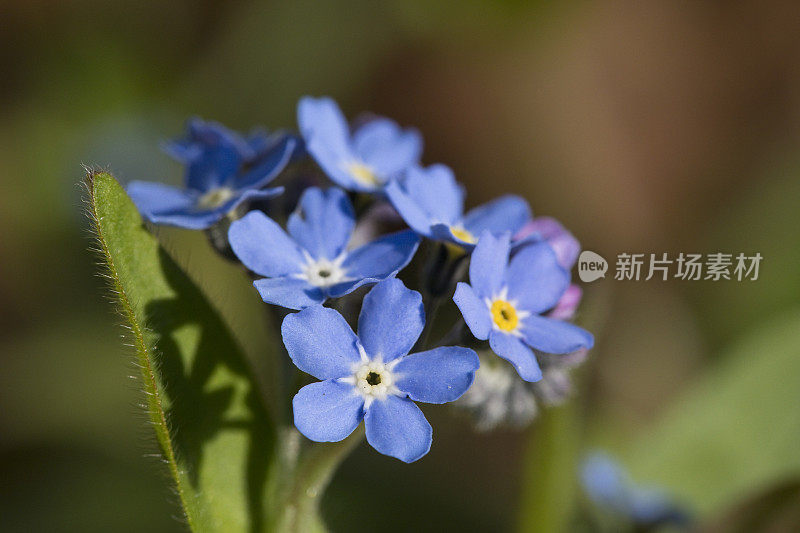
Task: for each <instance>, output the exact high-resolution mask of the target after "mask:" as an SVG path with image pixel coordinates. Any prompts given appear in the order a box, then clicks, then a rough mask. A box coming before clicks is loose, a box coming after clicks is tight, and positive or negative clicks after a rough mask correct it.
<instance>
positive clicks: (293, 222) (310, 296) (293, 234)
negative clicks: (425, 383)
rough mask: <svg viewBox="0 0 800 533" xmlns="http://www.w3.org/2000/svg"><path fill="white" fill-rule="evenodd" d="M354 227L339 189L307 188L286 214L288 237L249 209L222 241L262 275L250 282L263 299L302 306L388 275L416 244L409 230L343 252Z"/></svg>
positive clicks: (350, 210)
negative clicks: (287, 214) (226, 241)
mask: <svg viewBox="0 0 800 533" xmlns="http://www.w3.org/2000/svg"><path fill="white" fill-rule="evenodd" d="M354 225H355V214H354V213H353V206H352V204H351V203H350V200H349V199H348V198H347V195H346V194H345V192H344V191H342V190H341V189H337V188H331V189H328V190H325V191H323V190H322V189H319V188H317V187H311V188H308V189H306V190H305V192H303V195H302V196H301V197H300V203H299V205H298V208H297V210H296V211H295V212H294V213H292V215H291V216H290V217H289V221H288V224H287V228H288V230H289V234H288V235H287V234H286V232H284V231H283V229H281V227H280V226H279V225H278V224H277V223H275V222H274V221H273V220H271V219H269V218H268V217H267V216H266V215H264V214H263V213H261V212H260V211H251V212H250V213H248V214H247V215H245V216H244V217H242V218H241V219H239V220H236V221H234V222H233V223H232V224H231V227H230V230H229V231H228V240H229V241H230V244H231V248H232V249H233V252H234V253H235V254H236V255H237V256H238V257H239V259H240V260H241V262H242V263H243V264H244V265H245V266H246V267H247V268H249V269H250V270H252V271H253V272H255V273H256V274H259V275H261V276H265V279H259V280H256V281H255V283H254V285H255V287H256V289H258V292H259V293H260V294H261V298H263V299H264V301H265V302H267V303H271V304H275V305H280V306H282V307H288V308H290V309H302V308H304V307H308V306H310V305H314V304H321V303H322V302H324V301H325V300H326V299H327V298H331V297H333V298H338V297H340V296H344V295H345V294H348V293H350V292H352V291H354V290H355V289H357V288H358V287H360V286H362V285H365V284H368V283H376V282H378V281H381V280H384V279H386V278H388V277H391V276H394V275H395V274H396V273H397V272H398V271H400V269H402V268H403V267H405V266H406V265H407V264H408V262H409V261H411V258H412V257H413V256H414V253H415V252H416V251H417V246H419V237H417V235H415V234H414V232H413V231H401V232H398V233H393V234H390V235H387V236H384V237H381V238H379V239H377V240H375V241H372V242H370V243H367V244H365V245H363V246H361V247H359V248H356V249H355V250H349V251H348V250H347V249H346V246H347V243H348V241H349V240H350V237H351V235H352V233H353V227H354Z"/></svg>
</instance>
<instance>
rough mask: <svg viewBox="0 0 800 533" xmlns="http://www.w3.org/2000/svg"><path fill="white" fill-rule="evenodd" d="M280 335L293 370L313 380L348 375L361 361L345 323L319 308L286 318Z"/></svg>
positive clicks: (355, 343) (351, 331) (332, 312)
mask: <svg viewBox="0 0 800 533" xmlns="http://www.w3.org/2000/svg"><path fill="white" fill-rule="evenodd" d="M281 335H282V336H283V344H284V346H286V351H287V352H289V357H291V358H292V361H293V362H294V364H295V365H296V366H297V368H299V369H300V370H302V371H303V372H305V373H307V374H311V375H312V376H314V377H315V378H317V379H335V378H341V377H345V376H349V375H351V374H352V373H353V365H354V364H356V363H358V362H360V361H361V355H360V354H359V351H358V339H357V338H356V335H355V333H353V330H352V329H350V326H349V325H348V324H347V321H346V320H345V319H344V318H343V317H342V315H340V314H339V313H337V312H336V311H334V310H333V309H328V308H327V307H322V306H321V305H315V306H313V307H307V308H306V309H303V310H302V311H300V312H299V313H294V314H290V315H287V316H286V318H284V319H283V324H282V325H281Z"/></svg>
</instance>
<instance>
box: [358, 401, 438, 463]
mask: <svg viewBox="0 0 800 533" xmlns="http://www.w3.org/2000/svg"><path fill="white" fill-rule="evenodd" d="M364 424H365V425H366V427H367V442H369V443H370V445H371V446H372V447H373V448H375V449H376V450H378V451H379V452H381V453H382V454H384V455H389V456H391V457H395V458H397V459H400V460H401V461H403V462H406V463H413V462H414V461H416V460H417V459H419V458H420V457H422V456H423V455H425V454H426V453H428V451H429V450H430V449H431V443H432V442H433V428H431V425H430V424H429V423H428V421H427V420H426V419H425V415H423V414H422V411H420V409H419V407H417V406H416V404H414V402H412V401H411V400H408V399H406V398H400V397H398V396H388V397H387V398H386V399H385V400H376V401H374V402H373V403H372V405H370V406H369V408H368V409H367V413H366V415H365V416H364Z"/></svg>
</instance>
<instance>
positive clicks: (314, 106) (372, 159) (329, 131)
mask: <svg viewBox="0 0 800 533" xmlns="http://www.w3.org/2000/svg"><path fill="white" fill-rule="evenodd" d="M297 122H298V125H299V127H300V133H301V134H302V136H303V138H304V139H305V141H306V147H307V150H308V152H309V153H310V154H311V155H312V157H313V158H314V159H315V160H316V161H317V163H318V164H319V166H320V167H322V170H324V171H325V173H326V174H327V175H328V177H329V178H330V179H332V180H333V181H334V182H336V183H337V184H338V185H340V186H342V187H344V188H345V189H348V190H351V191H359V192H374V191H378V190H380V189H381V188H382V187H383V186H384V185H385V184H386V183H387V182H389V181H390V180H392V179H394V178H396V177H397V176H399V175H400V174H402V173H403V172H404V171H405V170H406V169H407V168H409V167H410V166H412V165H415V164H417V163H418V162H419V158H420V155H421V154H422V137H421V136H420V134H419V132H417V131H416V130H414V129H402V128H400V126H398V125H397V123H396V122H394V121H393V120H390V119H388V118H382V117H381V118H375V119H373V120H370V121H369V122H367V123H365V124H364V125H362V126H360V127H358V128H356V129H355V130H354V131H353V133H352V134H351V133H350V128H349V126H348V124H347V121H346V120H345V118H344V115H343V114H342V111H341V110H340V109H339V106H337V105H336V102H334V101H333V100H332V99H330V98H311V97H308V96H306V97H304V98H302V99H301V100H300V103H299V104H298V106H297Z"/></svg>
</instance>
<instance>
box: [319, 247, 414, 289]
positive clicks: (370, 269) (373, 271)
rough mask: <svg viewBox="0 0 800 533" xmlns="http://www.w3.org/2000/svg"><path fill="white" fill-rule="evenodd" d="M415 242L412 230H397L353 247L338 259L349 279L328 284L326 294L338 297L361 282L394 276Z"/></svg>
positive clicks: (368, 282) (408, 260)
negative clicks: (342, 260) (331, 284)
mask: <svg viewBox="0 0 800 533" xmlns="http://www.w3.org/2000/svg"><path fill="white" fill-rule="evenodd" d="M418 246H419V237H417V235H416V234H415V233H414V232H413V231H401V232H398V233H393V234H391V235H386V236H385V237H381V238H380V239H377V240H375V241H373V242H371V243H368V244H365V245H364V246H361V247H359V248H356V249H355V250H353V251H352V252H351V253H350V254H349V255H348V256H347V258H346V259H345V260H344V263H342V267H343V268H344V269H345V271H346V272H347V275H348V276H350V277H352V278H353V279H351V280H350V281H345V282H342V283H337V284H336V285H333V286H331V287H328V289H327V292H328V295H329V296H331V297H333V298H339V297H341V296H344V295H345V294H350V293H351V292H353V291H354V290H356V289H358V288H359V287H362V286H364V285H370V284H372V283H377V282H379V281H383V280H385V279H387V278H391V277H394V276H395V275H396V274H397V273H398V272H399V271H400V270H402V269H403V268H404V267H405V266H406V265H407V264H408V263H409V262H410V261H411V259H412V258H413V257H414V254H415V253H416V251H417V247H418Z"/></svg>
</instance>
